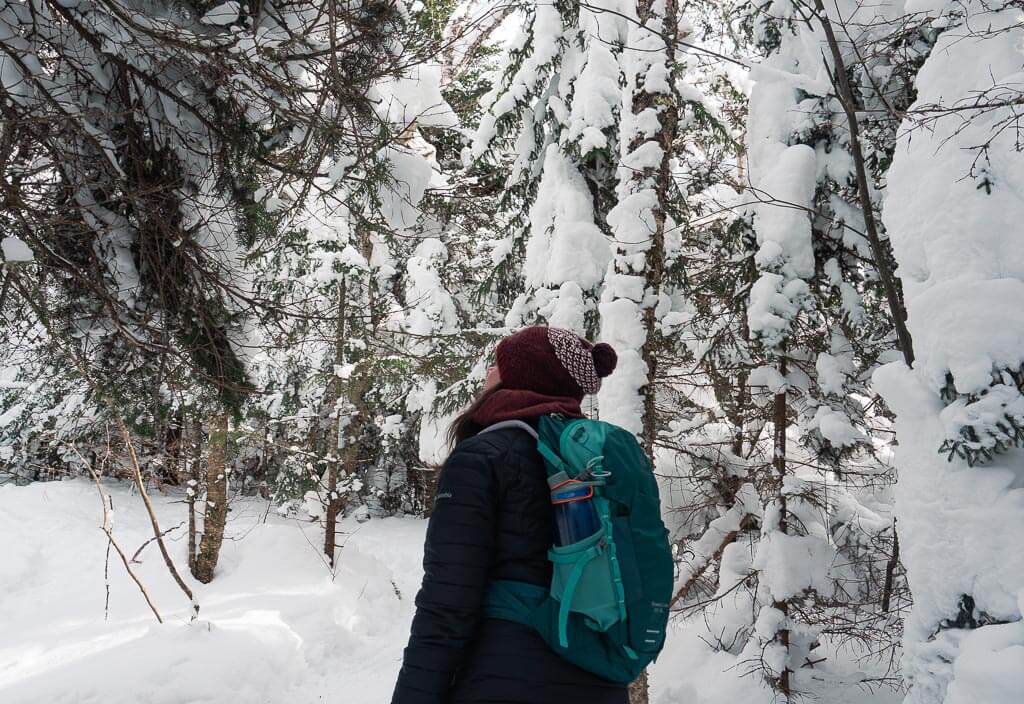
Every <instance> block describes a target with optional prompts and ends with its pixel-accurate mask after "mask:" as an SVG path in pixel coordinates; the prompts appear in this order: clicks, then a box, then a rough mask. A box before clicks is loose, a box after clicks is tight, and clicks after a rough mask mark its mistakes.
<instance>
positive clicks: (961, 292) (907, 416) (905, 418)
mask: <svg viewBox="0 0 1024 704" xmlns="http://www.w3.org/2000/svg"><path fill="white" fill-rule="evenodd" d="M927 10H928V16H929V17H930V18H931V26H932V27H933V28H934V29H935V30H938V31H939V32H940V33H939V35H938V38H937V41H936V43H935V47H934V49H933V50H932V51H931V53H930V55H929V56H928V58H927V60H926V61H925V62H924V65H923V66H922V67H921V69H920V72H919V73H918V75H917V80H916V88H917V100H916V101H915V103H914V104H913V106H912V107H911V108H910V110H908V111H907V113H906V118H905V119H904V121H903V124H902V126H901V134H900V139H899V144H898V146H897V149H896V152H895V156H894V158H893V163H892V167H891V168H890V169H889V173H888V190H889V194H888V196H887V198H886V201H885V207H884V210H883V219H884V223H885V226H886V229H887V231H888V232H889V234H890V236H891V238H892V242H893V248H894V251H895V254H896V260H897V262H898V263H899V270H898V273H899V276H900V278H901V279H902V281H903V288H904V291H905V292H906V305H907V312H908V320H907V323H908V326H909V328H910V332H911V334H912V336H913V339H914V346H915V350H916V360H915V362H914V365H913V368H912V369H911V368H908V367H906V366H905V365H903V364H901V363H893V364H891V365H889V366H886V367H884V368H883V369H881V370H880V371H879V372H878V373H877V374H876V375H875V378H876V382H877V384H878V386H879V388H880V389H881V390H882V393H883V394H884V397H885V400H886V402H887V403H888V404H889V406H890V407H891V408H892V409H893V410H894V411H895V413H896V439H897V440H898V443H899V445H898V447H897V448H896V450H895V461H896V464H897V466H898V467H899V470H900V481H899V484H898V485H897V507H898V509H899V526H900V539H901V544H902V554H903V558H904V560H905V562H906V565H907V575H908V579H909V582H910V586H911V588H912V591H913V595H914V607H913V611H912V613H911V616H910V618H909V620H908V622H907V626H906V636H905V648H906V655H905V658H904V675H905V677H906V681H907V684H908V685H909V687H910V693H909V696H908V698H907V702H913V703H914V704H924V703H925V702H929V703H930V702H944V703H945V704H960V703H963V702H973V701H986V702H1010V701H1014V700H1015V699H1017V698H1019V696H1020V693H1019V687H1020V672H1021V657H1020V653H1021V651H1022V647H1024V628H1022V624H1024V621H1022V613H1024V603H1022V595H1024V561H1022V552H1021V550H1020V545H1021V542H1022V540H1024V533H1022V531H1024V520H1022V515H1024V514H1022V510H1021V489H1020V486H1021V485H1020V477H1021V467H1022V455H1021V450H1020V449H1019V445H1020V439H1021V430H1020V429H1021V423H1022V421H1024V415H1022V409H1024V397H1022V388H1024V385H1022V383H1021V379H1022V376H1021V368H1022V364H1024V356H1022V350H1024V345H1022V341H1024V318H1022V317H1021V307H1020V305H1019V303H1018V302H1019V301H1020V300H1021V298H1022V295H1024V268H1022V260H1021V257H1020V251H1021V249H1020V246H1019V242H1018V241H1017V240H1018V238H1017V237H1016V234H1015V233H1017V232H1019V224H1018V223H1019V220H1020V218H1021V216H1022V213H1024V207H1022V204H1021V200H1020V184H1021V183H1022V181H1024V171H1022V167H1021V160H1020V145H1019V143H1018V140H1017V137H1016V133H1017V128H1018V126H1019V108H1018V107H1017V106H1018V104H1019V101H1020V95H1021V93H1020V82H1019V78H1020V43H1021V41H1022V36H1024V35H1022V30H1021V24H1020V11H1019V8H1018V7H1015V6H1013V5H1012V4H1010V3H1005V4H1004V3H995V4H992V3H983V2H966V3H960V2H957V3H944V2H942V3H929V4H928V5H927Z"/></svg>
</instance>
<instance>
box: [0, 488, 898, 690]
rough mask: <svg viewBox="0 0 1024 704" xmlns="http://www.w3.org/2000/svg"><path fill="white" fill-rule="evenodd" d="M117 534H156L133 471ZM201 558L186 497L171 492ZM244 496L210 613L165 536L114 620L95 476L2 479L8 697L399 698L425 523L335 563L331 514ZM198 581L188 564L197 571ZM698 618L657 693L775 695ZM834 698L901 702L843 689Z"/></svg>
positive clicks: (658, 677)
mask: <svg viewBox="0 0 1024 704" xmlns="http://www.w3.org/2000/svg"><path fill="white" fill-rule="evenodd" d="M104 487H105V490H106V491H108V492H109V495H110V496H111V498H112V499H113V503H114V515H115V535H116V537H117V539H118V541H119V542H120V544H121V545H122V547H123V548H124V550H125V551H126V552H127V553H128V554H129V555H130V554H132V553H134V552H135V550H136V549H137V548H138V547H139V546H140V545H141V544H142V543H143V542H145V541H146V540H148V539H149V538H150V537H151V536H152V533H151V529H150V526H149V521H148V517H147V516H146V513H145V510H144V508H143V507H142V503H141V500H140V499H139V497H138V496H137V495H136V494H134V493H133V492H132V491H131V487H130V485H128V484H123V483H117V482H107V483H106V484H105V485H104ZM153 498H154V501H155V503H156V505H157V510H158V514H159V517H160V520H161V527H162V528H163V529H165V530H166V529H168V528H172V527H174V526H178V525H179V524H181V527H179V528H177V529H175V530H173V531H171V533H170V534H169V536H168V547H169V549H170V550H171V551H172V555H173V557H174V559H175V560H176V562H177V564H178V565H179V567H180V568H181V569H182V570H184V566H185V548H184V535H183V534H184V524H183V520H184V518H185V515H186V509H185V505H184V504H183V503H182V502H181V496H180V495H179V494H177V493H169V494H165V495H161V494H158V493H156V492H154V494H153ZM265 514H266V502H263V501H255V500H238V501H236V502H235V503H234V504H233V510H232V513H231V520H230V523H229V529H228V538H229V539H228V540H226V542H225V544H224V548H223V552H222V557H221V562H220V565H219V566H218V572H217V577H216V579H215V580H214V581H213V582H212V583H211V584H209V585H202V584H199V583H196V582H194V581H193V580H191V579H190V580H189V582H190V584H191V587H192V589H193V590H194V591H195V593H196V595H197V597H198V600H199V602H200V604H201V607H202V610H201V614H200V615H201V619H200V620H199V621H197V622H194V623H190V622H189V621H188V615H189V608H188V603H187V602H186V600H185V598H184V596H183V595H182V594H181V592H180V591H178V589H177V587H176V585H175V584H174V583H173V581H172V580H171V578H170V576H169V575H168V573H167V569H166V567H165V566H164V564H163V561H162V559H161V558H160V555H159V552H158V550H157V547H156V545H155V544H153V543H151V544H150V545H148V546H147V547H146V548H145V550H144V551H143V552H142V555H141V556H140V558H139V559H140V563H141V564H137V565H134V568H135V569H136V571H137V574H138V575H139V577H140V578H141V579H142V581H143V583H144V584H145V585H146V587H147V589H148V590H149V591H150V593H151V595H152V597H153V600H154V602H155V603H156V606H157V608H158V609H159V610H160V612H161V614H162V615H163V617H164V620H165V623H164V624H163V625H159V624H157V623H156V621H155V619H154V618H153V616H152V614H151V613H150V611H149V609H148V608H147V607H146V604H145V602H144V601H143V599H142V596H141V595H140V594H139V592H138V589H137V588H136V586H135V585H134V583H132V582H131V580H130V578H129V577H128V576H127V574H126V573H125V570H124V567H123V566H122V565H121V563H120V561H119V560H118V558H117V556H116V555H115V554H113V553H112V554H111V561H110V570H109V573H110V606H109V617H108V618H107V619H106V620H105V619H104V601H105V586H104V576H103V572H104V556H105V553H106V537H105V536H104V534H103V533H102V532H101V530H100V528H99V525H100V523H101V522H102V512H101V509H100V503H99V498H98V495H97V493H96V488H95V486H94V485H93V484H92V483H90V482H87V481H83V480H73V481H65V482H57V483H48V484H47V483H39V484H32V485H29V486H26V487H14V486H3V487H0V624H3V627H2V628H0V702H3V703H4V704H137V703H138V702H145V704H228V703H229V702H230V703H231V704H278V703H282V704H283V703H287V704H316V703H318V702H331V703H337V704H387V702H389V701H390V696H391V689H392V686H393V684H394V681H395V677H396V675H397V673H398V668H399V666H400V659H401V652H402V648H403V647H404V645H405V640H406V638H407V636H408V629H409V622H410V619H411V618H412V614H413V608H414V607H413V599H414V597H415V594H416V590H417V589H418V587H419V582H420V579H421V578H422V569H421V567H420V561H421V556H422V545H423V531H424V528H425V526H426V522H425V521H421V520H415V519H400V518H391V519H384V520H371V521H369V522H367V523H363V524H358V523H356V522H354V521H346V522H344V523H343V524H342V526H341V529H342V530H343V531H346V532H347V534H348V535H347V536H346V539H345V547H344V549H343V552H342V555H341V559H340V560H339V567H338V570H337V574H336V575H334V576H333V577H332V575H331V573H330V571H329V570H328V569H327V566H326V564H325V563H324V561H323V560H322V559H321V557H320V554H319V550H318V548H317V546H318V545H319V541H320V532H319V530H318V529H317V527H315V526H313V525H311V524H308V523H300V522H297V521H294V520H290V519H286V518H282V517H280V516H277V515H276V514H275V513H274V512H273V511H271V512H270V514H269V515H267V516H266V520H265V521H264V516H265ZM186 578H187V577H186ZM697 636H698V633H697V631H696V629H691V628H688V627H687V626H685V625H684V626H682V627H678V628H675V629H674V630H673V631H672V633H671V635H670V641H669V644H668V647H667V649H666V651H665V653H663V654H662V656H661V658H660V659H659V662H658V664H657V665H656V666H655V668H654V670H653V672H652V688H653V692H652V694H653V696H652V702H654V704H719V703H721V704H724V703H725V702H737V701H743V702H745V703H746V704H759V703H760V702H765V703H766V704H767V702H770V701H771V695H770V694H769V693H767V692H766V691H765V690H763V689H762V688H761V687H760V686H759V685H758V684H757V682H756V681H755V679H754V678H753V677H740V676H739V672H738V670H740V669H742V665H740V666H739V667H737V666H736V661H735V659H733V658H732V656H730V655H728V654H725V653H712V652H711V651H710V650H709V649H708V648H707V647H706V646H704V644H703V643H702V642H701V641H700V640H699V638H698V637H697ZM823 701H828V702H829V703H830V704H845V703H846V702H857V704H865V703H866V702H874V703H877V704H888V703H891V702H894V701H896V698H894V697H892V696H891V695H878V696H877V697H876V696H869V695H866V694H865V693H863V692H857V693H852V698H851V697H848V696H846V694H845V693H842V692H839V691H833V692H830V693H829V696H828V697H826V698H823Z"/></svg>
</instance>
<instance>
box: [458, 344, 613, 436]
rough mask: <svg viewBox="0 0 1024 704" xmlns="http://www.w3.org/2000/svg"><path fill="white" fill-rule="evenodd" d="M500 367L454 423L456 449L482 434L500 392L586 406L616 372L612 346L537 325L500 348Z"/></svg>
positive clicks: (489, 371) (498, 364)
mask: <svg viewBox="0 0 1024 704" xmlns="http://www.w3.org/2000/svg"><path fill="white" fill-rule="evenodd" d="M495 357H496V360H497V361H496V364H495V366H493V367H491V368H490V369H488V370H487V379H486V381H485V382H484V386H483V388H482V389H481V390H480V393H479V394H478V395H477V397H476V399H474V401H473V403H472V404H471V405H470V407H469V408H467V409H466V410H465V411H463V412H462V413H460V414H459V415H458V416H457V417H456V418H455V419H454V420H453V421H452V425H451V427H450V428H449V431H448V438H449V441H450V443H451V444H452V445H455V444H457V443H459V442H461V441H463V440H465V439H466V438H468V437H471V436H473V435H475V434H476V433H478V432H479V431H480V430H481V429H482V427H481V425H480V424H479V423H478V422H477V421H476V420H475V416H476V415H477V411H478V410H479V409H480V408H481V406H483V405H484V403H486V402H487V401H488V399H490V397H491V396H493V395H494V394H496V393H497V392H499V391H503V390H508V391H530V392H533V393H534V394H539V395H541V396H549V397H552V398H567V399H574V400H576V401H581V400H582V399H583V397H584V396H586V395H587V394H592V393H597V390H598V389H600V388H601V379H603V378H604V377H606V376H608V375H609V374H611V373H612V372H613V371H614V370H615V364H616V362H617V361H618V356H617V355H616V354H615V350H614V349H612V347H611V345H608V344H605V343H603V342H602V343H598V344H596V345H593V344H591V343H590V342H588V341H587V340H584V339H583V338H581V337H579V336H578V335H576V333H574V332H572V331H571V330H565V329H563V328H554V327H547V326H543V325H535V326H533V327H528V328H523V329H522V330H519V331H518V332H516V333H513V334H512V335H509V336H508V337H506V338H505V339H503V340H502V341H501V342H499V343H498V347H497V350H496V351H495Z"/></svg>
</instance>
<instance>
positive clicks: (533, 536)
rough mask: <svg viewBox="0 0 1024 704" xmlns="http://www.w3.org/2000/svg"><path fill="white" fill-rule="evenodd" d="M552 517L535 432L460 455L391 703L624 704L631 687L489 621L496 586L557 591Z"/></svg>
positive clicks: (437, 514) (443, 499)
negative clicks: (502, 582)
mask: <svg viewBox="0 0 1024 704" xmlns="http://www.w3.org/2000/svg"><path fill="white" fill-rule="evenodd" d="M552 513H553V512H552V508H551V503H550V499H549V495H548V486H547V480H546V474H545V471H544V465H543V461H542V460H541V457H540V454H539V453H538V452H537V450H536V442H535V440H534V439H533V438H532V437H531V436H530V435H529V434H528V433H527V432H525V431H524V430H522V429H516V428H505V429H500V430H494V431H492V432H487V433H482V434H480V435H477V436H476V437H473V438H470V439H469V440H466V441H464V442H462V443H460V444H459V445H458V447H456V448H455V450H454V451H453V452H452V454H451V456H450V457H449V458H448V461H447V462H446V463H445V465H444V469H443V470H442V472H441V477H440V480H439V482H438V487H437V499H436V501H435V503H434V511H433V514H432V515H431V518H430V523H429V525H428V527H427V540H426V545H425V549H424V557H423V567H424V576H423V586H422V588H421V589H420V592H419V594H418V595H417V597H416V616H415V618H414V619H413V622H412V635H411V637H410V638H409V645H408V647H407V648H406V649H405V658H404V661H403V664H402V671H401V674H399V676H398V684H397V686H396V687H395V694H394V697H393V698H392V700H391V701H392V704H468V703H471V702H472V703H483V702H487V703H497V702H501V703H503V704H505V703H507V704H575V703H577V702H578V703H580V704H626V702H627V694H626V688H625V687H624V686H623V685H620V684H615V683H612V682H608V681H606V680H603V679H601V678H600V677H597V676H596V675H592V674H590V673H589V672H586V671H584V670H581V669H580V668H578V667H576V666H575V665H573V664H571V663H569V662H567V661H565V660H563V659H562V658H561V657H559V656H558V655H557V654H555V653H554V652H553V651H552V650H550V649H549V648H548V647H547V645H546V644H545V643H544V641H543V640H541V638H540V636H538V635H537V634H536V633H535V632H533V631H532V630H530V629H529V628H527V627H526V626H522V625H520V624H518V623H513V622H511V621H503V620H498V619H491V618H484V617H483V614H482V606H481V605H482V602H483V599H484V596H485V594H486V592H487V586H488V584H489V583H490V582H491V580H495V579H513V580H519V581H523V582H531V583H533V584H538V585H541V586H544V587H546V586H548V585H549V584H550V583H551V566H550V563H549V562H548V560H547V550H548V548H549V547H550V545H551V523H552V520H553V515H552Z"/></svg>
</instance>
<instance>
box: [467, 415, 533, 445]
mask: <svg viewBox="0 0 1024 704" xmlns="http://www.w3.org/2000/svg"><path fill="white" fill-rule="evenodd" d="M505 428H519V429H520V430H525V431H526V432H528V433H529V434H530V435H532V436H533V439H534V440H536V439H537V438H538V436H537V431H536V430H534V429H533V426H532V425H530V424H529V423H526V422H524V421H521V420H503V421H501V422H500V423H495V424H494V425H488V426H487V427H486V428H484V429H483V430H481V431H480V433H481V434H482V433H489V432H491V431H492V430H504V429H505Z"/></svg>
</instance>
